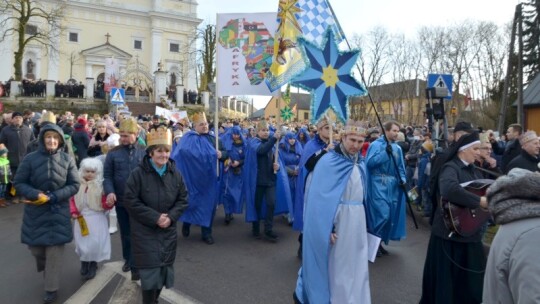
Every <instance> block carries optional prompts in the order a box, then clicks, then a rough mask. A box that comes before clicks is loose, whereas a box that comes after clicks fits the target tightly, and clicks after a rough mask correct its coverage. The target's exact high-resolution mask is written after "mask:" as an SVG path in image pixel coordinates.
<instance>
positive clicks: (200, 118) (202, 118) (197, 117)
mask: <svg viewBox="0 0 540 304" xmlns="http://www.w3.org/2000/svg"><path fill="white" fill-rule="evenodd" d="M191 120H192V121H193V123H199V122H206V113H204V112H198V113H195V114H193V118H192V119H191Z"/></svg>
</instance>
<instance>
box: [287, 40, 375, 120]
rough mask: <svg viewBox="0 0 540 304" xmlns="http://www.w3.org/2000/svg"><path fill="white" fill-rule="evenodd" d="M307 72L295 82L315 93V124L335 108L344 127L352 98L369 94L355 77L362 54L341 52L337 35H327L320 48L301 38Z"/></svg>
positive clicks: (313, 99) (313, 115) (313, 112)
mask: <svg viewBox="0 0 540 304" xmlns="http://www.w3.org/2000/svg"><path fill="white" fill-rule="evenodd" d="M299 42H300V45H302V46H303V48H302V49H303V52H304V56H303V57H304V58H306V65H307V68H306V69H305V71H304V72H303V73H301V74H300V75H299V76H298V77H296V78H295V79H293V85H295V86H300V87H302V88H303V89H305V90H308V91H310V92H311V120H312V121H313V122H316V121H318V120H319V119H320V118H321V116H323V115H324V113H325V112H326V111H327V110H328V109H329V108H332V109H333V110H334V112H335V113H336V116H337V118H338V119H339V120H341V121H342V122H343V123H345V122H346V121H347V119H348V118H349V97H350V96H362V95H365V94H366V93H367V90H366V89H365V88H364V86H363V85H362V84H360V83H359V82H358V81H356V79H354V78H353V77H352V76H351V70H352V68H353V66H354V65H355V63H356V60H357V59H358V56H359V55H360V51H359V50H356V51H348V52H340V51H339V49H338V45H337V44H336V41H335V38H334V33H333V31H331V30H327V31H326V41H325V42H323V44H322V45H321V46H323V48H322V49H321V48H319V47H318V46H316V45H315V44H313V43H311V42H309V41H307V40H305V39H302V38H300V39H299Z"/></svg>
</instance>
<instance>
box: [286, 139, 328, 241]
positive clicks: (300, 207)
mask: <svg viewBox="0 0 540 304" xmlns="http://www.w3.org/2000/svg"><path fill="white" fill-rule="evenodd" d="M326 146H327V144H326V143H325V142H324V141H322V139H321V138H320V137H319V135H315V137H314V138H313V139H312V140H310V141H308V143H307V144H306V145H305V146H304V149H303V151H302V157H300V162H299V163H298V166H299V169H300V172H299V173H298V177H297V178H296V189H295V197H294V211H293V215H294V222H293V228H294V230H296V231H302V230H303V229H304V190H305V189H304V188H305V186H306V178H307V176H308V174H309V171H308V170H307V169H306V167H305V165H306V162H307V161H308V160H309V158H310V157H311V156H312V155H313V154H315V153H316V152H317V151H320V150H322V149H324V148H326Z"/></svg>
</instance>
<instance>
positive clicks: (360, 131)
mask: <svg viewBox="0 0 540 304" xmlns="http://www.w3.org/2000/svg"><path fill="white" fill-rule="evenodd" d="M342 133H343V135H349V134H355V135H361V136H366V128H364V126H363V124H362V123H360V122H356V121H354V120H348V121H347V124H346V125H345V127H344V128H343V131H342Z"/></svg>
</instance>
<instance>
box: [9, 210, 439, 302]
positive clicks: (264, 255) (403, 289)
mask: <svg viewBox="0 0 540 304" xmlns="http://www.w3.org/2000/svg"><path fill="white" fill-rule="evenodd" d="M23 207H24V206H23V205H13V206H10V207H8V208H3V209H0V239H1V242H2V255H1V257H0V267H1V269H2V274H3V275H2V276H1V277H0V299H1V302H2V303H41V301H42V300H41V298H42V296H43V290H42V289H43V278H42V275H41V274H38V273H37V272H36V270H35V262H34V259H33V257H32V256H31V254H30V251H29V250H28V249H27V248H26V246H25V245H23V244H21V243H20V225H21V221H22V210H23ZM417 217H418V215H417ZM223 218H224V216H223V209H222V208H221V207H220V208H219V210H218V211H217V215H216V219H215V223H214V233H213V234H214V239H215V241H216V243H215V244H214V245H211V246H209V245H206V244H205V243H203V242H202V241H201V240H200V229H199V228H198V227H196V226H193V227H192V229H191V235H190V237H189V238H183V237H182V236H181V234H180V233H179V234H178V235H179V242H178V251H177V257H176V262H175V273H176V277H175V288H174V289H173V290H172V292H171V293H170V294H174V295H175V296H176V298H173V299H182V298H183V299H188V300H191V303H193V302H195V303H196V302H199V303H206V304H211V303H231V304H232V303H292V293H293V291H294V288H295V284H296V276H297V271H298V268H299V266H300V260H299V259H297V257H296V250H297V248H298V242H297V237H298V233H296V232H293V231H292V230H291V228H290V227H289V226H288V225H287V223H286V220H285V219H284V218H282V217H281V216H280V217H276V218H275V231H276V233H277V234H278V235H279V241H278V242H277V243H276V244H272V243H269V242H267V241H264V240H255V239H253V238H252V237H251V225H249V224H247V223H244V221H243V217H241V216H236V217H235V220H234V221H233V222H232V223H231V224H230V225H229V226H225V224H224V221H223ZM419 225H420V229H418V230H415V229H414V227H413V224H412V221H410V218H409V222H408V236H407V239H405V240H404V241H402V242H391V243H390V244H389V245H388V246H386V248H387V249H388V251H389V252H390V255H388V256H384V257H382V258H379V259H377V261H376V262H375V263H374V264H370V279H371V281H370V284H371V293H372V302H373V303H417V302H418V300H419V298H420V292H421V282H422V269H423V263H424V258H425V254H426V247H427V243H428V238H429V228H428V227H427V224H426V223H425V221H422V220H421V219H419ZM111 239H112V259H111V261H110V262H117V263H110V264H108V265H107V267H103V266H102V265H100V267H99V269H98V276H97V277H96V278H95V279H94V280H93V281H95V282H91V281H89V283H88V284H86V285H85V288H86V290H85V292H84V293H83V292H82V291H80V290H83V289H84V288H83V289H81V286H83V284H84V283H85V282H84V281H83V280H82V279H81V277H80V275H79V268H80V262H79V260H78V257H77V255H76V254H75V251H74V245H73V243H70V244H68V245H67V246H66V250H65V253H64V260H65V264H64V269H63V270H62V278H61V281H60V290H59V299H58V301H57V303H63V302H65V301H66V300H67V299H68V298H70V297H72V296H73V298H72V300H71V302H72V303H80V301H82V300H77V301H75V300H73V299H75V298H77V299H82V298H83V297H87V298H88V299H87V302H88V303H90V302H92V303H107V302H108V303H136V302H139V303H140V295H139V294H140V291H139V290H138V286H137V285H135V284H133V283H131V281H130V280H129V275H127V276H125V277H122V276H120V275H116V276H114V273H113V274H111V275H110V278H112V279H111V281H110V282H108V283H105V284H101V285H104V286H101V285H100V286H99V287H96V285H98V283H100V280H101V281H103V278H104V277H105V276H106V275H105V273H108V272H109V269H113V268H114V267H116V268H118V269H119V268H120V265H121V263H118V262H120V261H121V248H120V237H119V233H116V234H114V235H112V238H111ZM117 265H118V266H117ZM113 266H114V267H113ZM118 273H120V274H121V272H120V271H119V270H118ZM113 276H114V277H113ZM122 282H123V283H122ZM101 283H103V282H101ZM90 285H91V286H90ZM122 286H123V287H122ZM125 286H128V287H129V286H132V288H131V290H129V288H128V289H127V290H126V288H125ZM101 288H102V289H103V290H100V289H101ZM88 290H92V291H91V292H90V294H88ZM78 291H79V292H78ZM164 293H165V292H164ZM81 294H84V296H82V295H81ZM113 294H114V296H113ZM94 297H95V298H94ZM164 297H165V295H164V296H163V297H162V299H164ZM169 299H171V298H169ZM176 301H178V303H180V302H182V303H184V302H183V301H181V300H172V301H171V300H160V303H168V302H172V303H176ZM185 303H188V302H185Z"/></svg>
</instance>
